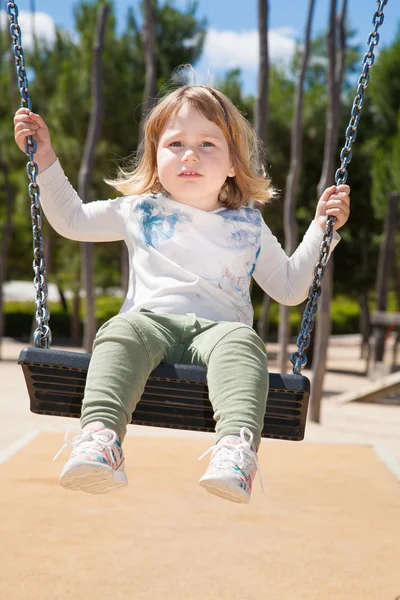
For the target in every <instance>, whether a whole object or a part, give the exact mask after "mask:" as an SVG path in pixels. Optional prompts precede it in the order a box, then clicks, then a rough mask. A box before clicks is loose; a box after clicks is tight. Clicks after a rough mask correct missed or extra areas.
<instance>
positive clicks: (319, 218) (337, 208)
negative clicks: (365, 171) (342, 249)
mask: <svg viewBox="0 0 400 600" xmlns="http://www.w3.org/2000/svg"><path fill="white" fill-rule="evenodd" d="M329 215H332V216H333V217H336V223H335V224H334V226H333V231H336V230H337V229H339V228H340V227H343V225H344V224H345V223H346V221H347V219H348V218H349V215H350V188H349V186H348V185H345V184H341V185H338V186H337V187H336V185H332V186H331V187H329V188H327V189H326V190H325V191H324V193H323V194H322V196H321V198H320V199H319V202H318V204H317V210H316V211H315V219H314V220H315V221H316V223H317V224H318V226H319V227H320V229H321V230H322V231H325V226H326V217H327V216H329Z"/></svg>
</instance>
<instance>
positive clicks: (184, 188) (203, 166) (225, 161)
mask: <svg viewBox="0 0 400 600" xmlns="http://www.w3.org/2000/svg"><path fill="white" fill-rule="evenodd" d="M234 175H235V171H234V168H233V166H232V161H231V158H230V153H229V148H228V144H227V141H226V139H225V137H224V134H223V133H222V131H221V129H220V128H219V127H218V125H216V124H215V123H213V122H212V121H209V120H208V119H206V118H205V117H204V116H203V115H202V114H201V113H199V112H198V111H197V110H196V109H195V108H194V107H193V106H191V105H190V104H189V103H186V104H184V105H183V106H182V108H181V109H180V110H179V111H178V113H176V114H175V115H172V116H171V117H170V119H169V120H168V121H167V124H166V126H165V128H164V131H163V132H162V135H161V138H160V141H159V143H158V148H157V176H158V178H159V180H160V182H161V184H162V186H163V187H164V188H165V189H166V190H167V192H168V193H169V194H170V196H171V198H172V199H173V200H176V201H177V202H182V203H183V204H189V205H190V206H193V207H195V208H200V209H202V210H207V211H210V210H215V209H216V208H219V207H220V203H219V202H218V195H219V192H220V190H221V187H222V186H223V184H224V183H225V180H226V178H227V177H233V176H234Z"/></svg>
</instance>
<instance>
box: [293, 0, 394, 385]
mask: <svg viewBox="0 0 400 600" xmlns="http://www.w3.org/2000/svg"><path fill="white" fill-rule="evenodd" d="M377 2H378V10H377V11H376V13H375V14H374V16H373V19H372V24H373V25H374V29H373V31H372V32H371V33H370V35H369V36H368V41H367V44H368V52H367V53H366V54H365V55H364V58H363V61H362V71H361V75H360V77H359V79H358V83H357V93H356V96H355V98H354V102H353V107H352V109H351V118H350V122H349V124H348V127H347V129H346V141H345V144H344V146H343V148H342V151H341V152H340V160H341V165H340V168H339V169H338V170H337V171H336V173H335V182H336V185H341V184H342V183H346V181H347V166H348V165H349V163H350V161H351V159H352V156H353V150H352V146H353V144H354V142H355V139H356V137H357V127H358V124H359V122H360V117H361V110H362V107H363V105H364V94H365V90H366V88H367V87H368V83H369V77H370V75H369V71H370V69H371V67H372V65H373V64H374V62H375V54H374V49H375V47H376V46H377V45H378V43H379V39H380V36H379V33H378V29H379V27H380V26H381V25H382V23H383V21H384V18H385V17H384V14H383V9H384V7H385V6H386V4H387V3H388V0H377ZM335 222H336V219H335V217H327V219H326V226H325V233H324V237H323V240H322V243H321V246H320V256H319V261H318V263H317V265H316V267H315V269H314V280H313V282H312V284H311V287H310V289H309V292H308V301H307V305H306V308H305V310H304V313H303V318H302V321H301V330H300V334H299V336H298V338H297V347H298V349H297V352H293V353H292V355H291V356H290V361H291V363H292V365H293V369H292V372H293V373H295V374H296V375H300V374H301V370H302V369H303V368H304V367H305V365H306V364H307V357H306V355H305V351H306V349H307V348H308V346H309V345H310V339H311V331H312V330H313V328H314V320H315V313H316V312H317V302H318V299H319V297H320V295H321V292H322V288H321V283H322V277H323V275H324V272H325V267H326V263H327V260H328V256H329V248H330V245H331V242H332V236H333V225H334V223H335Z"/></svg>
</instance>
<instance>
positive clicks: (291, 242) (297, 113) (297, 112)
mask: <svg viewBox="0 0 400 600" xmlns="http://www.w3.org/2000/svg"><path fill="white" fill-rule="evenodd" d="M314 6H315V0H310V3H309V6H308V17H307V24H306V32H305V38H304V51H303V53H302V61H301V64H300V70H299V74H298V78H297V88H296V96H295V101H294V110H293V119H292V135H291V145H290V168H289V173H288V176H287V179H286V186H285V198H284V202H283V211H284V231H285V251H286V253H287V254H288V255H289V256H290V255H291V254H293V252H294V251H295V250H296V247H297V245H298V238H299V235H298V225H297V219H296V196H297V193H298V187H299V181H300V171H301V162H302V117H303V98H304V82H305V78H306V72H307V66H308V61H309V56H310V46H311V43H310V40H311V24H312V19H313V12H314ZM289 311H290V308H289V307H288V306H283V305H281V306H280V308H279V347H280V351H279V367H278V370H279V372H280V373H286V368H287V346H288V343H289Z"/></svg>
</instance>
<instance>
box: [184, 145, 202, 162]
mask: <svg viewBox="0 0 400 600" xmlns="http://www.w3.org/2000/svg"><path fill="white" fill-rule="evenodd" d="M182 161H183V162H189V161H191V162H199V157H198V155H197V153H196V152H195V151H194V150H193V149H192V148H188V149H187V150H186V152H185V153H184V154H183V156H182Z"/></svg>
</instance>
